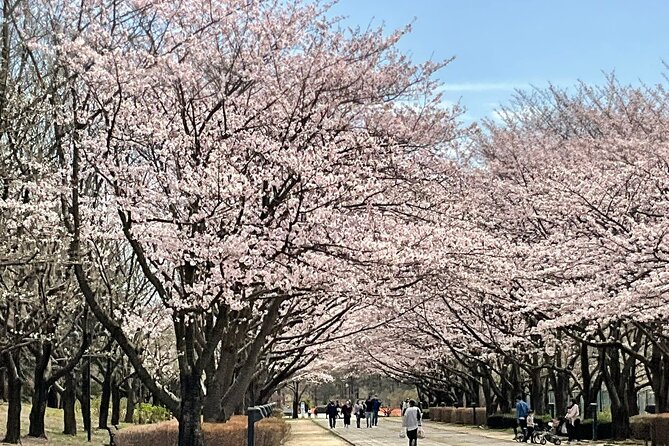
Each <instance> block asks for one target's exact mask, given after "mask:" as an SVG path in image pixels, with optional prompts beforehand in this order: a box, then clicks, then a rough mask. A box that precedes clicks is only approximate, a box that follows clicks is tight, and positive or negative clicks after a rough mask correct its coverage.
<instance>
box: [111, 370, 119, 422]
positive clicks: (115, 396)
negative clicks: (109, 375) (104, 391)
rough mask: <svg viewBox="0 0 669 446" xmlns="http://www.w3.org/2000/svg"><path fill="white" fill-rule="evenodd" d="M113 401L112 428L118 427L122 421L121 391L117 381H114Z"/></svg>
mask: <svg viewBox="0 0 669 446" xmlns="http://www.w3.org/2000/svg"><path fill="white" fill-rule="evenodd" d="M111 399H112V415H111V424H112V426H118V423H119V421H120V419H121V389H120V388H119V385H118V382H116V380H112V385H111Z"/></svg>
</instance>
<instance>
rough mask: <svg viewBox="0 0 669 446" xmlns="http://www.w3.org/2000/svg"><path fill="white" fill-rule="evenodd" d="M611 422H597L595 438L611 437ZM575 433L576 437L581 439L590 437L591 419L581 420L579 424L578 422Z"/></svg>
mask: <svg viewBox="0 0 669 446" xmlns="http://www.w3.org/2000/svg"><path fill="white" fill-rule="evenodd" d="M612 427H613V426H612V424H611V423H610V422H604V423H601V422H599V421H598V422H597V438H598V439H599V440H603V439H606V438H611V437H613V428H612ZM576 434H577V435H578V438H580V439H581V440H589V439H592V420H591V419H588V420H581V424H579V426H578V428H577V429H576Z"/></svg>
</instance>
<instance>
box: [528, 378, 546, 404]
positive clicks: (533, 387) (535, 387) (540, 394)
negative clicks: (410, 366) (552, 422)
mask: <svg viewBox="0 0 669 446" xmlns="http://www.w3.org/2000/svg"><path fill="white" fill-rule="evenodd" d="M530 405H531V406H532V410H534V412H535V413H536V414H537V415H543V414H544V413H545V412H546V408H545V407H544V383H543V380H542V379H541V368H535V369H532V370H531V372H530Z"/></svg>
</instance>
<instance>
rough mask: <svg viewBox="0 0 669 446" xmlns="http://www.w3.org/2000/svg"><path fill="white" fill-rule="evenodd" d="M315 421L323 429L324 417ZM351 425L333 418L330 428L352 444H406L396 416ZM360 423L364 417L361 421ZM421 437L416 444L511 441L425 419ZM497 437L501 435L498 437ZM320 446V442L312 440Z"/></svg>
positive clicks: (470, 445)
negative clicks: (375, 422) (372, 424)
mask: <svg viewBox="0 0 669 446" xmlns="http://www.w3.org/2000/svg"><path fill="white" fill-rule="evenodd" d="M316 423H318V424H319V425H321V426H323V427H324V428H326V429H327V427H328V424H327V420H325V419H322V418H321V419H316ZM353 423H354V424H353V427H350V428H347V429H345V428H344V426H343V423H342V420H337V427H335V428H334V429H332V430H331V432H333V433H334V434H335V435H338V436H340V437H341V438H343V439H345V440H347V441H349V442H350V444H352V445H354V446H406V444H407V443H408V440H407V439H406V438H400V436H399V433H400V431H401V430H402V429H403V428H402V423H401V419H400V418H385V417H384V418H379V425H378V426H376V427H373V428H371V429H369V428H365V427H363V428H360V429H357V428H356V427H355V420H353ZM363 425H364V420H363ZM423 429H424V430H425V438H424V439H420V440H418V444H419V445H420V446H502V445H505V444H507V445H508V444H512V443H515V442H513V441H511V439H510V438H509V435H508V434H505V433H499V432H494V435H495V436H494V437H490V436H484V435H483V433H484V432H483V431H482V432H478V431H474V432H472V433H469V432H466V430H464V429H451V428H449V427H448V426H445V425H438V424H437V423H431V422H429V421H426V422H425V423H423ZM485 433H488V432H485ZM500 437H501V438H500ZM313 445H314V446H316V445H318V446H320V443H313Z"/></svg>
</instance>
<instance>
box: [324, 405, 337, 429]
mask: <svg viewBox="0 0 669 446" xmlns="http://www.w3.org/2000/svg"><path fill="white" fill-rule="evenodd" d="M325 414H326V415H327V417H328V420H330V429H334V428H335V427H336V426H337V406H336V405H335V403H334V401H332V400H330V402H329V403H328V405H327V407H326V408H325Z"/></svg>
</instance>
